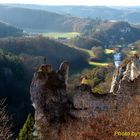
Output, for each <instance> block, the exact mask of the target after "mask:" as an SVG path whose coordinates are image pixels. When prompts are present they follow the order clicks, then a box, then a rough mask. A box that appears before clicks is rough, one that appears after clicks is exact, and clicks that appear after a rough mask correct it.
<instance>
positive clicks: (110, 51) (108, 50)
mask: <svg viewBox="0 0 140 140" xmlns="http://www.w3.org/2000/svg"><path fill="white" fill-rule="evenodd" d="M105 53H106V54H111V53H115V50H112V49H105Z"/></svg>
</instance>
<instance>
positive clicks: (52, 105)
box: [30, 62, 108, 140]
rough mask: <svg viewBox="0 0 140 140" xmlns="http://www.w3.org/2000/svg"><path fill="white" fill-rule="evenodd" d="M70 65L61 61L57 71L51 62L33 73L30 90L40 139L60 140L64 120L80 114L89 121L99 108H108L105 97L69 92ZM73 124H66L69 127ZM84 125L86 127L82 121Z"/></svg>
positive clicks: (69, 119)
mask: <svg viewBox="0 0 140 140" xmlns="http://www.w3.org/2000/svg"><path fill="white" fill-rule="evenodd" d="M68 69H69V65H68V63H67V62H64V63H62V64H61V65H60V68H59V70H58V71H54V70H53V69H52V67H51V65H42V66H41V67H40V68H39V70H38V71H37V72H36V73H35V74H34V77H33V80H32V83H31V87H30V94H31V100H32V103H33V106H34V109H35V127H36V133H37V136H38V139H39V140H57V139H59V136H58V135H59V131H60V130H61V129H62V124H65V125H64V126H67V125H68V124H69V122H70V123H71V122H73V121H74V120H77V119H78V120H80V119H81V118H82V120H83V119H84V120H85V121H86V120H88V119H89V118H93V117H95V115H96V111H97V110H98V111H102V110H106V109H107V108H108V105H107V103H108V102H106V103H104V102H103V100H102V99H99V100H97V101H96V99H95V97H94V96H93V95H91V94H90V93H86V92H80V91H74V94H69V93H68V92H67V79H68ZM87 118H88V119H87ZM71 125H72V124H70V125H68V126H67V127H68V128H70V127H71ZM73 125H74V124H73ZM71 129H72V128H71ZM81 129H84V128H83V126H82V125H81ZM52 132H54V133H55V136H54V134H53V133H52ZM66 133H67V134H68V133H69V131H68V132H66ZM75 135H76V134H75ZM75 135H73V136H75ZM66 139H68V138H66ZM71 139H73V138H71ZM59 140H60V139H59Z"/></svg>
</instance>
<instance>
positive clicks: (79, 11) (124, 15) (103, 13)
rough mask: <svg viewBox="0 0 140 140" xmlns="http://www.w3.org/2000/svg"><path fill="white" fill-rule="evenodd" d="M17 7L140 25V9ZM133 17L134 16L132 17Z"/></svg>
mask: <svg viewBox="0 0 140 140" xmlns="http://www.w3.org/2000/svg"><path fill="white" fill-rule="evenodd" d="M12 6H13V7H14V6H17V7H24V8H30V9H41V10H47V11H50V12H56V13H59V14H71V15H73V16H77V17H82V18H86V17H90V18H96V17H98V18H101V19H109V20H125V21H128V22H133V23H140V18H138V17H139V16H140V7H139V6H135V7H107V6H43V5H26V4H25V5H24V4H15V5H12ZM132 15H133V16H132Z"/></svg>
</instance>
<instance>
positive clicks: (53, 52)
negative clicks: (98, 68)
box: [0, 37, 88, 71]
mask: <svg viewBox="0 0 140 140" xmlns="http://www.w3.org/2000/svg"><path fill="white" fill-rule="evenodd" d="M0 48H3V49H5V50H7V51H9V52H12V53H15V54H16V55H19V56H21V57H22V58H23V59H24V58H26V60H28V63H29V62H32V61H33V60H32V59H31V58H36V59H35V60H36V61H35V62H34V61H33V62H34V63H33V62H32V63H31V65H32V66H33V67H34V66H36V65H37V64H36V63H39V64H40V61H39V60H40V59H42V58H43V57H46V58H47V63H51V64H53V66H55V67H57V66H58V64H59V63H60V62H62V61H64V60H67V61H69V62H70V65H71V69H72V70H73V71H75V70H76V71H77V70H80V69H82V68H84V67H85V66H87V65H88V63H87V59H88V55H87V54H85V53H84V52H82V51H79V50H77V49H74V48H70V47H68V46H66V45H64V44H61V43H59V42H56V41H54V40H50V39H49V38H45V37H36V38H29V37H22V38H7V39H0ZM41 57H42V58H41ZM42 63H43V59H42ZM28 66H30V65H28Z"/></svg>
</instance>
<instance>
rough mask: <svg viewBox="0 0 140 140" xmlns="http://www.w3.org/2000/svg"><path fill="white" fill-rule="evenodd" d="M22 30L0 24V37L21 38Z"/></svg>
mask: <svg viewBox="0 0 140 140" xmlns="http://www.w3.org/2000/svg"><path fill="white" fill-rule="evenodd" d="M22 34H23V30H21V29H18V28H16V27H14V26H11V25H9V24H6V23H3V22H0V37H9V36H22Z"/></svg>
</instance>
